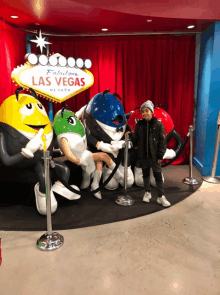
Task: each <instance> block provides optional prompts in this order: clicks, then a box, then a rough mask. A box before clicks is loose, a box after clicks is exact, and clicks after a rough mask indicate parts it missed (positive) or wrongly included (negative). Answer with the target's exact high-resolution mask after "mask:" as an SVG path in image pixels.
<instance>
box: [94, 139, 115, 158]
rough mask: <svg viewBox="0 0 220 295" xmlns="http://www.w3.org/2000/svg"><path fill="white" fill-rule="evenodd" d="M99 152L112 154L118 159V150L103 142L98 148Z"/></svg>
mask: <svg viewBox="0 0 220 295" xmlns="http://www.w3.org/2000/svg"><path fill="white" fill-rule="evenodd" d="M97 149H98V150H101V151H103V152H105V153H110V154H112V155H113V156H114V157H115V158H117V153H116V152H117V150H118V149H117V148H115V147H114V146H113V145H111V144H109V143H104V142H103V141H100V143H99V146H98V148H97Z"/></svg>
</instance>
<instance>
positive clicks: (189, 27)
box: [187, 25, 195, 29]
mask: <svg viewBox="0 0 220 295" xmlns="http://www.w3.org/2000/svg"><path fill="white" fill-rule="evenodd" d="M192 28H195V26H193V25H192V26H188V27H187V29H192Z"/></svg>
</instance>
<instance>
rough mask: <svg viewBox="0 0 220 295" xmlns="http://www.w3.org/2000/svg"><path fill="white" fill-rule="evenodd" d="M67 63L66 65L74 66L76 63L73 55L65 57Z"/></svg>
mask: <svg viewBox="0 0 220 295" xmlns="http://www.w3.org/2000/svg"><path fill="white" fill-rule="evenodd" d="M67 64H68V66H69V67H70V68H73V67H75V64H76V61H75V58H73V57H69V58H68V59H67Z"/></svg>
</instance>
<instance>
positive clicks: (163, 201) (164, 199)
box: [157, 196, 171, 207]
mask: <svg viewBox="0 0 220 295" xmlns="http://www.w3.org/2000/svg"><path fill="white" fill-rule="evenodd" d="M157 203H158V204H162V205H163V206H164V207H168V206H170V205H171V204H170V202H169V201H167V199H166V197H165V196H162V197H161V198H159V197H158V198H157Z"/></svg>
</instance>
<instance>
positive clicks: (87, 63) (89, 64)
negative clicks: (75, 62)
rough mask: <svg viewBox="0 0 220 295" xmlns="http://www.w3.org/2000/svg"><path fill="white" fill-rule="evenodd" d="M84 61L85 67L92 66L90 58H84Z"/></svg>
mask: <svg viewBox="0 0 220 295" xmlns="http://www.w3.org/2000/svg"><path fill="white" fill-rule="evenodd" d="M84 63H85V67H86V68H87V69H90V68H91V67H92V62H91V60H90V59H86V60H85V62H84Z"/></svg>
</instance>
